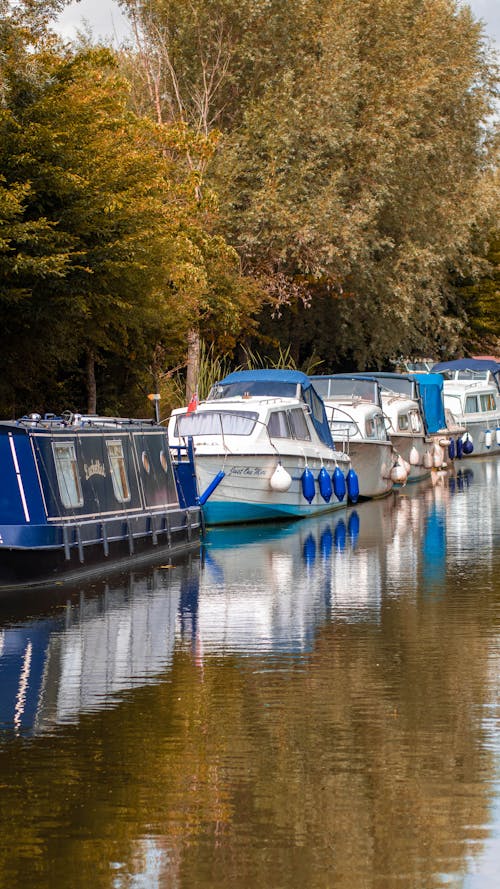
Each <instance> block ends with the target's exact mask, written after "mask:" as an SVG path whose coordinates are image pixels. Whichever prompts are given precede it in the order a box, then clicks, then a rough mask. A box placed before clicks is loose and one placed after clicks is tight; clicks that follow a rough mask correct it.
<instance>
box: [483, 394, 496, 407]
mask: <svg viewBox="0 0 500 889" xmlns="http://www.w3.org/2000/svg"><path fill="white" fill-rule="evenodd" d="M495 408H496V403H495V396H494V395H493V393H492V392H486V393H485V394H484V395H481V410H482V411H494V410H495Z"/></svg>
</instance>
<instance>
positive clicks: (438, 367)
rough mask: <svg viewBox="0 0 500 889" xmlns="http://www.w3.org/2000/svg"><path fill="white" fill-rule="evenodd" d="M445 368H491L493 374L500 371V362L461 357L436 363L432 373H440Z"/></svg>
mask: <svg viewBox="0 0 500 889" xmlns="http://www.w3.org/2000/svg"><path fill="white" fill-rule="evenodd" d="M445 370H475V371H478V372H480V371H485V370H489V371H491V373H492V374H497V373H500V363H499V362H498V361H492V360H490V359H489V358H459V359H458V360H457V361H441V362H440V363H439V364H434V365H433V366H432V368H431V373H440V372H441V371H445Z"/></svg>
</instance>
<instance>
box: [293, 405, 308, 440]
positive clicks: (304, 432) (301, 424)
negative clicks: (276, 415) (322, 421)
mask: <svg viewBox="0 0 500 889" xmlns="http://www.w3.org/2000/svg"><path fill="white" fill-rule="evenodd" d="M288 417H289V420H290V426H291V427H292V433H293V437H294V438H298V439H299V441H310V440H311V433H310V431H309V428H308V426H307V420H306V418H305V416H304V411H303V410H302V409H301V408H294V409H293V410H291V411H290V412H289V415H288Z"/></svg>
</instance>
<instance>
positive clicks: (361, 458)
mask: <svg viewBox="0 0 500 889" xmlns="http://www.w3.org/2000/svg"><path fill="white" fill-rule="evenodd" d="M393 455H394V451H393V447H392V444H391V443H390V442H387V443H385V442H379V441H351V442H350V444H349V456H350V458H351V461H352V466H353V469H354V471H355V472H356V475H357V476H358V483H359V496H360V497H361V498H362V499H364V500H366V499H371V498H372V497H385V496H386V494H389V493H390V492H391V491H392V488H393V482H392V479H391V468H392V465H393V463H394V456H393Z"/></svg>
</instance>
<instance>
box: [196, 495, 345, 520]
mask: <svg viewBox="0 0 500 889" xmlns="http://www.w3.org/2000/svg"><path fill="white" fill-rule="evenodd" d="M346 507H347V503H346V502H345V501H343V502H342V503H341V502H340V501H336V502H335V503H334V502H330V503H324V504H319V505H314V504H312V505H309V504H307V503H305V504H304V506H297V505H292V504H286V503H283V504H281V503H244V502H243V501H232V502H227V503H222V502H217V501H215V502H210V501H207V503H205V505H204V506H203V515H204V518H205V523H206V524H207V525H229V524H231V525H232V524H236V523H241V522H266V521H271V520H277V519H300V518H306V517H307V516H314V515H321V514H322V513H327V512H332V511H333V510H335V509H346Z"/></svg>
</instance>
